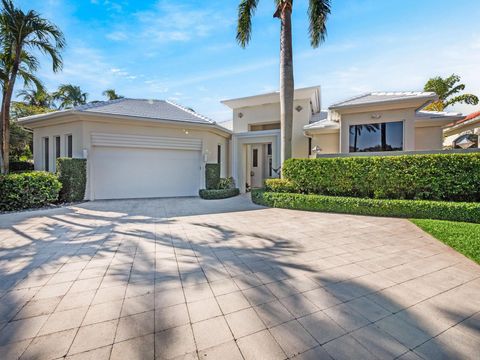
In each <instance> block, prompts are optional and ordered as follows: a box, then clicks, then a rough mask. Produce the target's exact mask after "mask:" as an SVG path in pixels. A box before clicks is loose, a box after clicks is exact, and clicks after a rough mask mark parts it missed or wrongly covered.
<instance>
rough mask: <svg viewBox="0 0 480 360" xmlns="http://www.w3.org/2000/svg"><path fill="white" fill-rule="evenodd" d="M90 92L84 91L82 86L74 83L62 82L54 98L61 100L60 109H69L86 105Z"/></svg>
mask: <svg viewBox="0 0 480 360" xmlns="http://www.w3.org/2000/svg"><path fill="white" fill-rule="evenodd" d="M87 97H88V94H87V93H86V92H82V89H80V86H76V85H72V84H62V85H60V86H59V87H58V90H57V91H56V92H55V93H54V94H53V98H54V99H55V100H57V101H59V102H60V104H59V106H58V108H59V109H68V108H71V107H75V106H78V105H85V104H86V103H87Z"/></svg>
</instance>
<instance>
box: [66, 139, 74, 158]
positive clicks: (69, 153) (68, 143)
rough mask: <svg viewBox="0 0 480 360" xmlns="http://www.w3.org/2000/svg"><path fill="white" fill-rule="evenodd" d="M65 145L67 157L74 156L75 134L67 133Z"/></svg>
mask: <svg viewBox="0 0 480 360" xmlns="http://www.w3.org/2000/svg"><path fill="white" fill-rule="evenodd" d="M65 147H66V151H65V152H66V157H69V158H72V157H73V135H72V134H68V135H66V141H65Z"/></svg>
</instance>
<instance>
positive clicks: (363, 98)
mask: <svg viewBox="0 0 480 360" xmlns="http://www.w3.org/2000/svg"><path fill="white" fill-rule="evenodd" d="M435 98H436V95H435V93H433V92H422V91H418V92H415V91H404V92H371V93H367V94H362V95H359V96H355V97H352V98H350V99H347V100H344V101H341V102H339V103H336V104H333V105H331V106H330V109H337V108H343V107H349V106H358V105H370V104H375V103H383V102H392V101H401V100H408V99H425V100H426V101H428V100H434V99H435Z"/></svg>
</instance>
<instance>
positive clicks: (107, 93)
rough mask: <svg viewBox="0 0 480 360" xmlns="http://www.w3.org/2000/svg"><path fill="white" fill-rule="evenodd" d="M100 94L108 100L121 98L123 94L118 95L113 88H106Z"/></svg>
mask: <svg viewBox="0 0 480 360" xmlns="http://www.w3.org/2000/svg"><path fill="white" fill-rule="evenodd" d="M102 95H103V96H106V97H107V99H108V100H117V99H123V96H122V95H118V94H117V93H116V92H115V90H114V89H107V90H105V91H104V92H103V93H102Z"/></svg>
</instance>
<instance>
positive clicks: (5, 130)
mask: <svg viewBox="0 0 480 360" xmlns="http://www.w3.org/2000/svg"><path fill="white" fill-rule="evenodd" d="M20 53H21V49H17V52H16V54H15V60H14V63H13V67H12V73H11V75H10V78H9V81H8V84H7V86H6V89H5V91H4V94H3V98H2V109H1V113H0V119H1V121H2V146H1V151H2V174H8V172H9V170H10V105H11V102H12V95H13V88H14V86H15V79H16V77H17V73H18V68H19V66H20Z"/></svg>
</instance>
